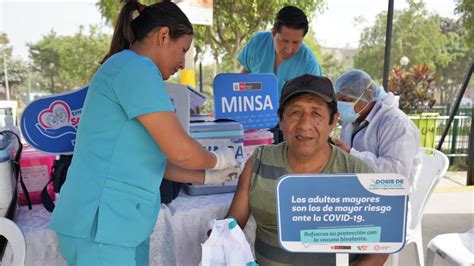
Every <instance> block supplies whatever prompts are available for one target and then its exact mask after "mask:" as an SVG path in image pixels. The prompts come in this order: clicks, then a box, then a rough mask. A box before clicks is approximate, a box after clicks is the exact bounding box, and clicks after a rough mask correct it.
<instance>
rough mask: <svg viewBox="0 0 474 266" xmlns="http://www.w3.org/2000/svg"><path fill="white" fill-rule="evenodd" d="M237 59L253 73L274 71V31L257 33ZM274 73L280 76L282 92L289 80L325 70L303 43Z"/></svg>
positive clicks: (279, 81) (319, 74)
mask: <svg viewBox="0 0 474 266" xmlns="http://www.w3.org/2000/svg"><path fill="white" fill-rule="evenodd" d="M237 59H238V60H239V62H240V64H241V65H242V66H243V67H244V68H245V69H247V70H248V71H250V72H251V73H274V65H275V45H274V43H273V37H272V33H271V32H258V33H256V34H255V35H254V36H253V37H252V39H251V40H250V42H249V43H248V44H247V45H246V46H245V47H244V49H242V51H241V52H240V54H239V56H238V57H237ZM274 74H275V75H276V76H277V78H278V88H279V91H280V92H281V88H282V87H283V85H284V84H285V82H287V81H288V80H290V79H293V78H296V77H299V76H301V75H303V74H312V75H315V76H322V75H323V70H322V69H321V66H320V65H319V62H318V59H317V58H316V56H314V54H313V52H311V49H309V48H308V46H306V45H305V44H304V43H303V44H302V45H301V48H300V50H299V51H298V52H297V53H296V54H294V55H293V56H292V57H291V58H289V59H288V60H284V61H283V62H282V63H281V64H280V65H279V66H278V69H277V71H276V73H274Z"/></svg>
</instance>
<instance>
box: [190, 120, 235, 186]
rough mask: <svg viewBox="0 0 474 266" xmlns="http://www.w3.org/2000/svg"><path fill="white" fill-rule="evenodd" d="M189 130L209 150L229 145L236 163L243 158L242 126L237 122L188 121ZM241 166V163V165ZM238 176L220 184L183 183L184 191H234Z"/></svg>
mask: <svg viewBox="0 0 474 266" xmlns="http://www.w3.org/2000/svg"><path fill="white" fill-rule="evenodd" d="M189 132H190V135H191V137H192V138H194V139H196V140H197V141H198V142H199V143H201V145H202V146H204V147H206V148H207V149H208V150H209V151H215V150H217V149H219V147H229V148H231V149H233V150H234V153H235V159H236V160H237V163H240V164H243V160H244V149H243V146H244V128H243V127H242V124H240V123H237V122H217V123H216V122H202V123H190V126H189ZM242 167H243V165H242ZM237 181H238V177H237V176H236V177H235V178H233V179H232V180H228V181H225V182H224V183H223V184H222V185H195V184H184V191H185V192H186V193H187V194H189V195H206V194H217V193H228V192H233V191H235V188H236V186H237Z"/></svg>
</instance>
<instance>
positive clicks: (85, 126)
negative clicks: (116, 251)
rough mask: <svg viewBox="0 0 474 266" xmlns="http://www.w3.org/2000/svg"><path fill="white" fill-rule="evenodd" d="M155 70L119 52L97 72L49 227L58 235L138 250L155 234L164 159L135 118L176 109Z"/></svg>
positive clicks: (144, 61)
mask: <svg viewBox="0 0 474 266" xmlns="http://www.w3.org/2000/svg"><path fill="white" fill-rule="evenodd" d="M173 111H174V108H173V105H172V103H171V101H170V99H169V96H168V93H167V91H166V89H165V86H164V83H163V78H162V76H161V73H160V71H159V70H158V68H157V66H156V65H155V63H154V62H153V61H151V60H150V59H149V58H147V57H144V56H141V55H138V54H136V53H135V52H133V51H130V50H124V51H122V52H119V53H117V54H115V55H113V56H112V57H110V58H109V59H108V60H107V61H106V62H105V63H104V64H103V65H102V66H101V67H100V68H99V69H98V70H97V72H96V73H95V75H94V76H93V78H92V81H91V83H90V85H89V90H88V92H87V96H86V100H85V103H84V107H83V109H82V113H81V116H80V123H79V127H78V131H77V137H76V145H75V149H74V155H73V160H72V163H71V166H70V168H69V170H68V174H67V178H66V182H65V183H64V185H63V187H62V188H61V194H60V199H59V202H58V204H57V206H56V208H55V210H54V212H53V215H52V220H51V225H50V227H51V228H52V229H53V230H54V231H56V232H58V233H61V234H64V235H68V236H73V237H81V238H88V237H90V236H91V230H92V228H93V225H94V223H97V231H96V234H95V236H93V237H94V239H95V241H97V242H101V243H106V244H112V245H120V246H130V247H136V246H137V245H138V244H140V243H141V242H143V241H144V240H145V239H146V238H147V237H149V235H150V234H151V233H152V232H153V228H154V225H155V222H156V219H157V216H158V212H159V209H160V193H159V189H160V184H161V181H162V179H163V174H164V170H165V168H166V160H167V158H166V156H165V154H164V153H163V151H162V150H161V148H160V147H159V146H158V145H157V144H156V142H155V141H154V140H153V138H152V137H151V135H150V134H149V133H148V132H147V130H146V129H145V128H144V127H143V125H142V124H141V123H140V122H139V121H138V120H137V116H140V115H143V114H147V113H154V112H173Z"/></svg>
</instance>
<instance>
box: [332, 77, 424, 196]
mask: <svg viewBox="0 0 474 266" xmlns="http://www.w3.org/2000/svg"><path fill="white" fill-rule="evenodd" d="M336 96H337V105H338V106H337V108H338V110H339V114H340V116H339V117H340V119H341V121H342V130H341V138H340V139H336V138H333V139H332V141H333V142H334V143H335V144H336V146H338V147H340V148H341V149H343V150H344V151H346V152H348V153H350V154H351V155H354V156H355V157H357V158H359V159H361V160H363V161H364V162H365V163H367V164H368V165H370V166H371V167H372V168H373V169H374V171H375V172H378V173H396V174H400V175H403V176H405V177H406V178H408V179H409V181H410V184H411V191H413V190H414V189H416V188H415V187H414V185H415V184H416V180H417V178H418V175H419V173H420V170H421V156H420V154H419V153H418V148H419V146H420V131H419V130H418V128H417V127H416V126H415V124H414V123H413V122H412V121H411V120H410V118H409V117H408V116H407V115H406V114H405V113H403V111H401V110H400V109H399V108H398V101H399V97H398V96H395V95H393V93H391V92H389V93H386V92H385V91H384V89H383V87H381V86H378V85H377V84H376V83H375V81H374V80H373V79H372V78H371V77H370V76H369V74H367V73H366V72H364V71H362V70H358V69H354V70H350V71H348V72H346V73H344V74H342V75H341V76H340V77H339V79H338V80H337V81H336Z"/></svg>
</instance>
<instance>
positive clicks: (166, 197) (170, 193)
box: [160, 178, 181, 204]
mask: <svg viewBox="0 0 474 266" xmlns="http://www.w3.org/2000/svg"><path fill="white" fill-rule="evenodd" d="M180 188H181V183H179V182H175V181H171V180H168V179H164V178H163V181H161V186H160V195H161V203H164V204H168V203H170V202H171V201H173V200H174V199H176V197H178V194H179V189H180Z"/></svg>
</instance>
